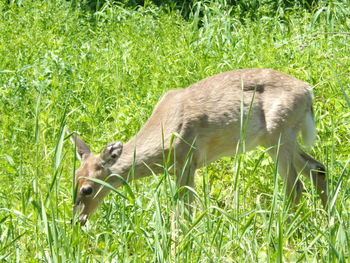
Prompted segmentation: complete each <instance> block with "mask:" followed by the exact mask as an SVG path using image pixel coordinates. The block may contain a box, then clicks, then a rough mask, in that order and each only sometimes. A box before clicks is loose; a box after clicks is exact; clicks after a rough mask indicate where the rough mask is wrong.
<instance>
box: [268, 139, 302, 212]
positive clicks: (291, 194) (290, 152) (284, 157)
mask: <svg viewBox="0 0 350 263" xmlns="http://www.w3.org/2000/svg"><path fill="white" fill-rule="evenodd" d="M291 134H293V133H291ZM269 145H270V146H271V145H273V149H271V150H269V151H268V153H269V154H270V156H271V157H272V159H273V161H274V162H275V163H276V164H277V165H278V172H279V175H280V176H281V177H282V179H283V181H284V182H285V183H286V195H287V197H288V198H291V200H292V201H293V203H294V204H295V205H297V204H299V202H300V199H301V194H302V190H303V184H302V183H301V181H300V180H299V178H298V173H297V170H296V167H295V166H294V157H295V156H294V155H295V148H296V136H295V135H292V136H291V135H290V134H289V135H288V136H287V134H284V136H281V139H280V141H279V142H275V143H270V144H269Z"/></svg>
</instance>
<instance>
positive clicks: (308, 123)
mask: <svg viewBox="0 0 350 263" xmlns="http://www.w3.org/2000/svg"><path fill="white" fill-rule="evenodd" d="M301 136H302V141H303V144H304V145H305V147H307V148H311V147H312V146H313V145H314V142H315V140H316V124H315V115H314V111H313V108H312V106H311V107H310V111H309V112H308V113H307V114H306V115H305V118H304V121H303V124H302V127H301Z"/></svg>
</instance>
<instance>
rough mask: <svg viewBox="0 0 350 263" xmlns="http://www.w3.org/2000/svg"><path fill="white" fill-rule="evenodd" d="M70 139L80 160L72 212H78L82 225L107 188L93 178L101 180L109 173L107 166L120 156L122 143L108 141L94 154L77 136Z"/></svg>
mask: <svg viewBox="0 0 350 263" xmlns="http://www.w3.org/2000/svg"><path fill="white" fill-rule="evenodd" d="M71 140H72V141H73V142H74V143H75V145H76V150H77V157H78V159H79V160H80V162H81V165H80V168H79V169H78V170H76V173H75V183H76V189H77V194H76V201H75V204H74V209H73V214H77V213H79V215H78V216H79V221H80V224H81V225H84V224H85V223H86V220H87V219H88V217H89V216H90V215H91V214H92V213H93V212H94V211H95V210H96V208H97V207H98V205H99V203H100V202H101V200H102V199H103V198H104V197H105V195H106V194H107V193H108V189H106V188H105V187H102V186H101V184H100V183H98V182H96V180H95V181H93V180H94V179H98V180H102V181H103V180H105V179H106V178H107V177H108V176H109V175H110V174H111V171H110V169H109V168H110V167H111V166H112V165H114V164H115V163H116V162H117V160H118V158H119V157H120V155H121V153H122V150H123V144H122V143H121V142H114V143H109V144H108V145H107V146H106V147H105V148H104V149H103V151H102V152H101V153H100V154H97V155H96V154H93V153H92V152H91V150H90V148H89V147H88V146H87V145H86V143H85V142H84V141H83V140H81V139H80V138H79V137H78V136H76V135H74V134H73V135H71Z"/></svg>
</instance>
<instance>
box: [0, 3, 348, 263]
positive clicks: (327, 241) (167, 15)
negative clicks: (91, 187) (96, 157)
mask: <svg viewBox="0 0 350 263" xmlns="http://www.w3.org/2000/svg"><path fill="white" fill-rule="evenodd" d="M91 3H92V4H94V3H93V2H90V3H88V2H79V1H34V0H33V1H29V0H22V1H19V0H18V1H4V0H0V176H1V184H0V261H1V262H258V261H262V262H264V261H278V262H297V261H298V262H325V261H329V262H348V261H349V260H350V258H349V253H350V179H349V175H350V172H349V171H350V167H349V161H350V157H349V156H350V143H349V140H350V135H349V134H350V122H349V119H350V111H349V109H350V102H349V96H350V84H349V74H348V73H349V71H350V60H349V54H350V45H349V37H350V30H349V29H350V18H349V15H348V14H349V13H350V5H349V3H348V1H318V2H311V1H300V2H299V1H295V2H290V1H276V2H274V1H251V2H249V1H238V0H237V1H231V2H226V1H195V2H193V3H191V6H186V7H184V8H186V9H184V8H181V4H180V5H179V4H176V5H175V6H174V5H173V6H172V5H171V4H170V5H161V4H159V3H158V2H156V4H157V5H154V4H152V3H151V2H146V1H145V2H144V3H143V4H144V5H143V6H139V5H137V4H140V2H137V1H134V2H133V3H132V4H127V3H126V2H122V3H119V4H118V3H114V2H113V3H112V2H109V1H103V2H101V3H102V4H101V5H100V6H98V7H96V6H94V8H91V6H89V4H91ZM172 3H173V2H172ZM176 3H179V2H176ZM249 3H250V4H249ZM252 3H255V4H254V5H253V4H252ZM275 3H277V4H275ZM184 11H186V12H184ZM249 67H264V68H274V69H278V70H281V71H283V72H286V73H289V74H291V75H293V76H295V77H298V78H300V79H302V80H304V81H307V82H309V83H310V85H312V86H315V88H314V96H315V115H316V118H317V120H318V121H317V128H318V140H317V143H316V145H315V147H314V148H313V150H312V154H313V156H315V157H316V158H317V159H318V160H320V161H321V162H323V163H324V164H325V165H326V167H327V170H328V174H329V192H330V199H331V200H330V207H329V209H328V211H324V210H323V209H322V207H321V204H320V201H319V199H318V197H317V195H316V194H315V193H314V190H313V188H311V187H310V184H309V182H308V181H307V180H304V182H305V185H306V189H307V190H306V193H305V194H304V195H303V199H302V203H301V205H300V206H299V207H298V209H297V211H296V212H294V213H293V214H292V215H290V213H291V212H292V211H291V210H289V209H288V208H287V205H286V204H287V202H286V200H285V198H284V189H283V187H282V185H283V184H282V183H281V180H280V179H279V178H278V177H277V176H276V172H275V171H276V169H275V166H274V164H273V163H272V162H271V161H270V159H269V158H268V155H267V153H266V152H265V150H264V149H262V148H261V149H258V150H256V151H255V152H251V153H248V154H244V155H240V156H236V157H230V158H229V157H228V158H224V159H222V160H220V161H217V162H215V163H213V164H211V165H209V166H207V167H206V168H203V169H201V170H200V171H198V175H197V177H196V186H197V188H196V191H197V198H196V202H195V206H196V210H195V211H194V215H193V218H192V219H188V218H185V217H183V218H182V217H180V218H178V219H177V223H178V226H179V227H178V232H177V233H175V234H174V233H171V231H174V228H172V227H171V220H170V219H171V217H172V215H173V214H174V213H175V210H176V205H177V203H178V200H177V197H176V195H172V194H171V193H173V191H171V190H172V189H173V187H174V183H173V181H172V177H171V175H169V174H168V173H167V172H166V171H165V172H164V174H161V175H159V176H156V177H152V178H148V179H144V180H140V181H137V182H133V183H132V184H131V185H130V189H129V191H126V189H125V187H124V188H120V189H119V191H121V192H122V193H123V194H124V195H126V196H127V198H126V199H125V198H122V197H120V196H119V195H117V194H110V195H109V197H108V198H107V199H106V200H105V202H104V204H103V205H102V206H101V207H100V209H99V210H98V211H97V213H96V214H95V215H94V216H93V217H92V218H91V220H90V221H89V223H88V224H87V226H85V227H83V228H81V227H80V226H78V225H74V224H71V218H72V202H73V201H72V200H73V192H74V191H73V189H74V187H73V184H72V178H73V176H74V170H75V168H76V166H77V165H79V164H78V162H75V161H76V160H75V157H74V147H73V146H72V144H71V143H70V142H69V140H67V138H65V133H64V129H65V127H69V129H71V130H74V131H76V132H78V133H79V134H81V137H82V138H83V139H84V140H85V141H87V142H88V144H89V145H90V146H91V147H92V149H94V151H96V152H97V151H99V150H100V149H101V148H102V147H103V146H104V145H105V144H106V143H107V142H110V141H115V140H122V141H127V140H128V139H129V138H130V137H131V136H133V135H134V134H135V133H136V132H137V130H138V129H139V128H140V127H141V126H142V124H143V123H144V122H145V121H146V119H147V118H148V116H149V115H150V113H151V111H152V108H153V106H154V105H155V103H156V102H157V101H158V100H159V98H160V97H161V95H162V94H164V93H165V92H166V91H167V90H169V89H174V88H183V87H186V86H188V85H189V84H191V83H193V82H196V81H198V80H200V79H202V78H204V77H206V76H209V75H212V74H215V73H218V72H222V71H227V70H231V69H237V68H249ZM164 179H166V180H164ZM130 190H131V191H130ZM287 218H289V219H290V220H287ZM172 238H173V240H172Z"/></svg>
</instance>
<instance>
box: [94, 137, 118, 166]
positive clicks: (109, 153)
mask: <svg viewBox="0 0 350 263" xmlns="http://www.w3.org/2000/svg"><path fill="white" fill-rule="evenodd" d="M122 151H123V143H122V142H111V143H109V144H107V146H106V147H105V148H104V149H103V151H102V153H101V154H100V157H101V160H102V165H103V167H105V168H109V167H111V166H112V165H113V164H115V162H116V161H117V160H118V159H119V157H120V155H121V154H122Z"/></svg>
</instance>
